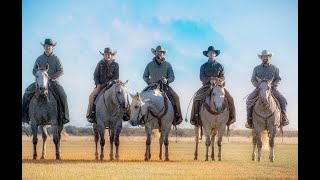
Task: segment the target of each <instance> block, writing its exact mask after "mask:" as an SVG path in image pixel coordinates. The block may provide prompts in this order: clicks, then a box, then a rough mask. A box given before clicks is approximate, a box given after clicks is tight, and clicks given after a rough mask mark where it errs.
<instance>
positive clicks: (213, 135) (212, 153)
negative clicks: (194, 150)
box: [211, 129, 217, 161]
mask: <svg viewBox="0 0 320 180" xmlns="http://www.w3.org/2000/svg"><path fill="white" fill-rule="evenodd" d="M216 135H217V129H214V130H213V131H212V135H211V146H212V151H211V159H212V161H214V160H215V159H214V143H215V140H216Z"/></svg>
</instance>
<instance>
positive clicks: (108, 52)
mask: <svg viewBox="0 0 320 180" xmlns="http://www.w3.org/2000/svg"><path fill="white" fill-rule="evenodd" d="M99 52H100V51H99ZM100 54H101V55H104V54H112V56H114V55H116V54H117V51H112V49H111V48H109V47H106V48H104V52H103V53H102V52H100Z"/></svg>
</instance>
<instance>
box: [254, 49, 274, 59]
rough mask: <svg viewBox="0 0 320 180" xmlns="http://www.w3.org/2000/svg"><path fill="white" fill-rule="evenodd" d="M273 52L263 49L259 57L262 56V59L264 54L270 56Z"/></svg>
mask: <svg viewBox="0 0 320 180" xmlns="http://www.w3.org/2000/svg"><path fill="white" fill-rule="evenodd" d="M272 55H273V54H272V53H270V52H269V51H268V50H263V51H262V52H261V54H258V57H259V58H260V59H262V56H270V57H272Z"/></svg>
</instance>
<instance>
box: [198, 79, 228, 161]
mask: <svg viewBox="0 0 320 180" xmlns="http://www.w3.org/2000/svg"><path fill="white" fill-rule="evenodd" d="M210 88H211V92H210V94H209V96H207V97H206V99H205V101H204V102H203V103H202V105H201V109H200V114H199V115H200V117H201V122H202V123H201V125H202V127H203V129H204V134H205V136H206V161H208V151H209V146H210V144H211V143H212V152H211V158H212V160H215V159H214V143H215V136H216V135H217V134H218V141H217V144H218V147H219V153H218V157H219V161H221V159H222V152H221V145H222V144H221V142H222V137H223V134H224V131H225V129H226V125H227V122H228V119H229V106H228V101H227V100H226V98H225V92H224V87H223V81H222V80H217V81H213V82H212V83H211V87H210ZM199 128H201V127H200V126H195V134H196V138H195V141H196V150H195V153H194V160H197V159H198V144H199ZM210 138H211V139H210Z"/></svg>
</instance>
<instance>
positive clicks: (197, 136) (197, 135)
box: [194, 126, 199, 160]
mask: <svg viewBox="0 0 320 180" xmlns="http://www.w3.org/2000/svg"><path fill="white" fill-rule="evenodd" d="M194 132H195V134H196V137H195V141H196V150H195V152H194V160H198V144H199V127H198V126H195V127H194Z"/></svg>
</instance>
